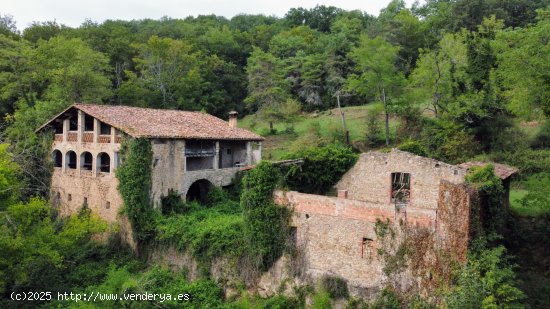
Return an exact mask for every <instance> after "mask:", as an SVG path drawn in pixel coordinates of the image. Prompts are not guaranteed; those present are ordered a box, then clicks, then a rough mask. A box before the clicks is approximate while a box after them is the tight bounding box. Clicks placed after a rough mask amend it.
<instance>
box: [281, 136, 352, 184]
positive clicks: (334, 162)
mask: <svg viewBox="0 0 550 309" xmlns="http://www.w3.org/2000/svg"><path fill="white" fill-rule="evenodd" d="M357 157H358V156H357V155H356V154H355V153H353V151H352V150H351V148H349V147H346V146H342V145H336V144H330V145H327V146H324V147H320V148H314V149H306V150H303V151H299V152H296V153H294V154H291V155H289V156H288V157H287V158H288V159H297V158H303V160H304V163H303V164H302V165H292V166H290V167H288V168H287V169H286V173H285V181H286V185H287V186H288V187H289V188H290V189H291V190H296V191H300V192H306V193H315V194H323V193H325V192H326V191H328V190H329V189H330V188H331V187H332V186H333V185H334V184H335V183H336V182H337V181H338V180H340V178H341V177H342V175H344V173H345V172H347V171H348V170H349V169H350V168H351V167H352V166H353V165H354V164H355V162H356V161H357Z"/></svg>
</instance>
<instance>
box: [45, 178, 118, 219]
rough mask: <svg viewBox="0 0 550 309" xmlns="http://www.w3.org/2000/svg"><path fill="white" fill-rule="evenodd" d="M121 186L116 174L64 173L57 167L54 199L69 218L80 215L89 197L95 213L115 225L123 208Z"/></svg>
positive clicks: (54, 181)
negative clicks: (72, 215)
mask: <svg viewBox="0 0 550 309" xmlns="http://www.w3.org/2000/svg"><path fill="white" fill-rule="evenodd" d="M117 185H118V181H117V179H116V177H115V176H114V174H113V173H111V174H100V175H98V176H82V175H79V174H78V171H75V172H73V173H71V172H68V173H63V171H62V170H61V169H60V168H56V169H55V170H54V172H53V175H52V183H51V191H52V199H53V202H54V204H57V205H58V207H59V211H60V214H61V215H62V216H68V215H71V214H74V213H77V212H78V211H79V210H80V209H81V208H82V205H83V204H84V199H85V198H86V199H87V204H88V207H89V208H90V209H91V211H92V212H93V213H95V214H98V215H99V216H100V217H101V218H102V219H104V220H106V221H107V222H109V223H115V222H116V221H117V215H118V212H119V210H120V208H121V207H122V205H123V202H122V198H121V196H120V194H119V193H118V190H117V189H116V187H117Z"/></svg>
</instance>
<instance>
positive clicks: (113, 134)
mask: <svg viewBox="0 0 550 309" xmlns="http://www.w3.org/2000/svg"><path fill="white" fill-rule="evenodd" d="M115 137H116V129H115V127H111V144H114V143H115Z"/></svg>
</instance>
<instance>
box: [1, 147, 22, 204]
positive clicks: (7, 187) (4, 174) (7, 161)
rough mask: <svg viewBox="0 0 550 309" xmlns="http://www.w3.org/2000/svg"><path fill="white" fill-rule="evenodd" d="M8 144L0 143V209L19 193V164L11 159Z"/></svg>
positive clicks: (12, 201) (13, 200) (10, 202)
mask: <svg viewBox="0 0 550 309" xmlns="http://www.w3.org/2000/svg"><path fill="white" fill-rule="evenodd" d="M8 146H9V145H8V144H0V211H3V210H4V209H6V207H7V206H9V205H11V204H13V203H14V202H15V200H16V199H17V197H18V196H17V195H18V193H19V190H18V189H19V181H18V179H17V175H18V172H19V166H18V165H17V164H16V163H15V162H14V161H13V156H12V154H11V153H10V152H9V151H8Z"/></svg>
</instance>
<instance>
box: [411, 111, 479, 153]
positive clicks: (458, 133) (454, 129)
mask: <svg viewBox="0 0 550 309" xmlns="http://www.w3.org/2000/svg"><path fill="white" fill-rule="evenodd" d="M422 141H423V144H424V145H426V149H427V152H428V154H429V156H430V157H433V158H436V159H439V160H442V161H445V162H448V163H459V162H464V161H466V160H467V159H469V158H470V157H472V156H473V155H474V154H476V153H477V151H478V150H479V149H478V148H479V143H477V142H476V141H475V140H474V136H473V134H472V133H471V132H470V131H469V130H468V129H466V128H464V127H462V126H460V125H458V124H456V123H454V122H451V121H446V120H443V119H437V120H429V119H425V124H424V130H423V131H422Z"/></svg>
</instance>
